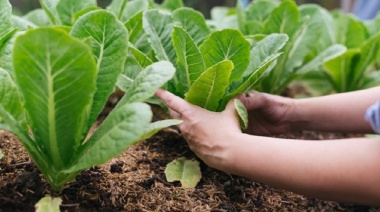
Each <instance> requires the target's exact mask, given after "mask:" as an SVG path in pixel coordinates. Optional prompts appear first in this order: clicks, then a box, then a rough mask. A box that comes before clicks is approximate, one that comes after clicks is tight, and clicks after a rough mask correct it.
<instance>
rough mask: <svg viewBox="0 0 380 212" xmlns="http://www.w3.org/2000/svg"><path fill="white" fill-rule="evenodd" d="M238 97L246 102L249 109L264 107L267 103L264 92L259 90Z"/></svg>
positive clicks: (245, 104)
mask: <svg viewBox="0 0 380 212" xmlns="http://www.w3.org/2000/svg"><path fill="white" fill-rule="evenodd" d="M237 98H238V99H239V100H240V101H241V102H242V103H243V104H244V106H245V107H246V108H247V109H248V110H252V109H257V108H261V107H264V106H265V104H266V99H265V96H264V94H262V93H260V92H257V91H251V92H249V93H246V94H241V95H239V96H237Z"/></svg>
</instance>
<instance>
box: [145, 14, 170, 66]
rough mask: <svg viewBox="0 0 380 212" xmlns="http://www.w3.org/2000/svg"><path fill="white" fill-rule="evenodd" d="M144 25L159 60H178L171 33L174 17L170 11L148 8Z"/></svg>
mask: <svg viewBox="0 0 380 212" xmlns="http://www.w3.org/2000/svg"><path fill="white" fill-rule="evenodd" d="M143 27H144V30H145V33H146V34H147V35H148V36H149V38H148V40H149V42H150V44H151V47H152V49H153V50H154V52H155V53H156V58H157V59H158V60H166V61H169V62H172V63H173V64H174V63H175V62H176V55H175V50H174V46H173V44H172V40H171V35H172V33H173V19H172V16H171V14H170V13H168V12H166V11H162V10H157V9H153V10H148V11H145V12H144V14H143Z"/></svg>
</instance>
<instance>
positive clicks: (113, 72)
mask: <svg viewBox="0 0 380 212" xmlns="http://www.w3.org/2000/svg"><path fill="white" fill-rule="evenodd" d="M71 35H73V36H74V37H77V38H81V39H85V38H88V37H90V38H92V39H93V49H92V51H93V54H94V55H95V57H96V59H97V69H98V78H97V82H96V85H97V91H96V93H95V95H94V99H93V105H92V108H91V114H90V121H89V125H92V123H94V122H95V121H96V119H97V117H98V115H99V114H100V112H101V111H102V109H103V107H104V105H105V104H106V102H107V99H108V97H109V95H111V93H112V92H113V91H114V89H115V85H116V81H117V78H118V77H119V75H120V74H121V73H122V72H123V70H124V62H125V60H126V58H127V52H128V32H127V30H126V29H125V27H124V25H123V24H122V23H121V22H120V21H118V20H117V18H116V17H115V16H114V15H113V14H112V13H110V12H108V11H105V10H96V11H92V12H89V13H87V14H86V15H84V16H82V17H80V18H79V19H78V21H77V22H76V23H75V25H74V26H73V28H72V30H71Z"/></svg>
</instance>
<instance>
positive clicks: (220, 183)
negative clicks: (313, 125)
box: [0, 111, 380, 212]
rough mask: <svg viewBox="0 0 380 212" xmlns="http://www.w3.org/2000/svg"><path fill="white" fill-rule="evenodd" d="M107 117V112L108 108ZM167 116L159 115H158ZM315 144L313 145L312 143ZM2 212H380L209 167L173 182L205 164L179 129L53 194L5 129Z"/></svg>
mask: <svg viewBox="0 0 380 212" xmlns="http://www.w3.org/2000/svg"><path fill="white" fill-rule="evenodd" d="M105 113H107V111H105ZM157 114H158V116H161V117H156V119H161V118H162V114H160V113H157V112H155V115H157ZM353 136H360V135H346V134H321V133H316V132H299V133H293V134H287V135H282V136H281V137H284V138H299V139H312V140H318V139H335V138H343V137H353ZM305 142H307V141H305ZM0 148H1V149H2V151H3V153H4V155H5V156H4V158H2V159H1V160H0V211H34V205H35V204H36V202H37V201H38V200H39V199H41V198H42V197H44V196H45V195H51V196H60V197H62V199H63V203H62V206H61V211H75V212H77V211H102V212H107V211H181V212H182V211H213V212H219V211H220V212H222V211H228V212H230V211H231V212H232V211H380V209H379V208H371V207H366V206H360V205H349V204H342V203H337V202H328V201H322V200H318V199H314V198H308V197H305V196H302V195H297V194H294V193H292V192H288V191H284V190H279V189H276V188H272V187H270V186H267V185H264V184H261V183H258V182H254V181H252V180H250V179H247V178H244V177H239V176H234V175H229V174H226V173H223V172H220V171H217V170H215V169H212V168H209V167H207V166H206V165H205V164H203V163H202V162H201V161H200V162H201V171H202V175H203V177H202V179H201V181H200V182H199V184H198V185H197V187H196V188H195V189H183V188H181V185H180V183H177V182H175V183H168V182H167V181H166V178H165V175H164V169H165V166H166V165H167V164H168V163H169V162H171V161H172V160H173V159H177V158H179V157H181V156H185V157H186V158H188V159H197V158H196V156H195V155H194V154H193V153H192V152H191V150H190V149H189V148H188V146H187V144H186V142H185V140H184V139H183V137H182V136H181V134H180V132H179V131H178V130H177V128H176V127H170V128H167V129H164V130H162V131H160V132H159V133H157V134H156V135H154V136H153V137H152V138H150V139H148V140H146V141H141V142H140V143H138V144H136V145H134V146H132V147H130V148H129V149H127V150H126V151H125V152H124V153H123V154H121V155H119V156H118V157H116V158H114V159H112V160H111V161H109V162H108V163H106V164H104V165H100V166H95V167H93V168H91V169H89V170H86V171H83V172H82V173H81V174H79V175H78V176H77V178H76V181H74V182H70V183H68V184H67V186H66V187H65V189H64V190H63V191H62V193H61V194H56V193H53V192H52V191H51V188H50V186H49V185H48V184H47V183H46V181H45V179H44V177H43V176H42V175H41V173H40V172H39V170H38V169H37V168H36V166H35V165H34V163H33V162H32V161H30V159H29V157H28V155H27V154H26V152H25V151H24V148H23V147H22V146H21V145H20V143H19V142H18V140H17V138H15V137H14V136H13V135H12V134H10V133H7V132H3V131H1V132H0Z"/></svg>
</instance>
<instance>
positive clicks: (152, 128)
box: [139, 119, 183, 140]
mask: <svg viewBox="0 0 380 212" xmlns="http://www.w3.org/2000/svg"><path fill="white" fill-rule="evenodd" d="M182 122H183V121H182V120H177V119H167V120H161V121H156V122H153V123H149V124H148V125H147V126H146V127H145V129H144V133H143V135H142V136H141V137H140V139H139V140H145V139H148V138H150V137H151V136H153V135H154V134H156V133H157V132H158V131H160V130H162V129H164V128H167V127H170V126H173V125H178V124H181V123H182Z"/></svg>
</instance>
